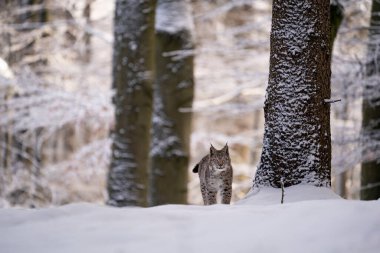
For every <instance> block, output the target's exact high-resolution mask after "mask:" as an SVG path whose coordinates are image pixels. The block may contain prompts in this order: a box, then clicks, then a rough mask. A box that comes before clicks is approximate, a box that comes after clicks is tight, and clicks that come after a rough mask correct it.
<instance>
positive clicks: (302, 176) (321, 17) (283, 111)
mask: <svg viewBox="0 0 380 253" xmlns="http://www.w3.org/2000/svg"><path fill="white" fill-rule="evenodd" d="M329 6H330V1H329V0H319V1H317V0H307V1H297V0H274V1H273V12H272V31H271V49H270V52H271V53H270V74H269V83H268V87H267V94H266V100H265V107H264V113H265V132H264V141H263V151H262V154H261V162H260V165H259V167H258V169H257V172H256V176H255V179H254V184H253V186H254V187H260V186H272V187H277V188H279V187H281V183H280V182H281V180H283V182H284V186H285V187H288V186H291V185H296V184H300V183H305V184H310V185H315V186H330V182H331V180H330V174H331V139H330V106H329V103H328V101H326V99H329V98H330V76H331V71H330V20H329V14H330V7H329Z"/></svg>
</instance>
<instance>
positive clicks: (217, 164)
mask: <svg viewBox="0 0 380 253" xmlns="http://www.w3.org/2000/svg"><path fill="white" fill-rule="evenodd" d="M230 163H231V160H230V154H229V153H228V145H227V143H226V145H225V146H224V148H222V149H221V150H217V149H215V148H214V146H212V144H211V147H210V165H211V167H212V168H213V170H215V171H223V170H225V169H227V168H229V167H230V166H231V165H230Z"/></svg>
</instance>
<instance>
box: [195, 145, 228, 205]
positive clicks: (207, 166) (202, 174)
mask: <svg viewBox="0 0 380 253" xmlns="http://www.w3.org/2000/svg"><path fill="white" fill-rule="evenodd" d="M193 172H194V173H198V174H199V180H200V184H201V192H202V197H203V202H204V204H205V205H212V204H216V203H217V200H216V197H217V194H218V193H219V194H220V195H221V199H222V204H229V203H230V201H231V193H232V173H233V172H232V166H231V159H230V155H229V152H228V145H227V144H226V145H225V146H224V148H222V149H221V150H216V149H215V148H214V147H213V146H212V145H211V147H210V154H208V155H206V156H205V157H203V158H202V160H201V161H200V162H199V163H198V164H197V165H195V167H194V169H193Z"/></svg>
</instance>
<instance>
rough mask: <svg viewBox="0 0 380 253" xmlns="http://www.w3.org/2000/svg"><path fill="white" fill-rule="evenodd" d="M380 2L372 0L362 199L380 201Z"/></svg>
mask: <svg viewBox="0 0 380 253" xmlns="http://www.w3.org/2000/svg"><path fill="white" fill-rule="evenodd" d="M379 14H380V1H378V0H373V1H372V10H371V21H370V29H369V45H368V63H367V73H366V74H367V78H366V82H365V85H364V88H363V106H362V110H363V119H362V135H363V158H364V161H363V163H362V172H361V187H362V188H361V191H360V198H361V199H363V200H374V199H378V198H380V161H379V160H380V153H379V150H380V93H379V92H380V85H379V75H380V65H379V62H380V53H379V49H380V42H379V36H380V29H379V27H378V25H379V22H380V16H379Z"/></svg>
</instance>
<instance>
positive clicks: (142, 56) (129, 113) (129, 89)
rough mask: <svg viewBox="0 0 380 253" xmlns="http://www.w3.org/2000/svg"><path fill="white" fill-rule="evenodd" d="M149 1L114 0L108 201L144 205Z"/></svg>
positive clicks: (149, 83)
mask: <svg viewBox="0 0 380 253" xmlns="http://www.w3.org/2000/svg"><path fill="white" fill-rule="evenodd" d="M154 10H155V1H153V0H144V1H142V0H133V1H132V0H116V8H115V20H114V52H113V81H112V86H113V89H114V90H115V95H114V97H113V103H114V105H115V128H114V132H113V133H112V139H113V143H112V157H111V165H110V170H109V174H108V194H109V200H108V204H110V205H115V206H127V205H139V206H146V204H147V173H148V158H149V144H150V129H151V117H152V78H153V76H154Z"/></svg>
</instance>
